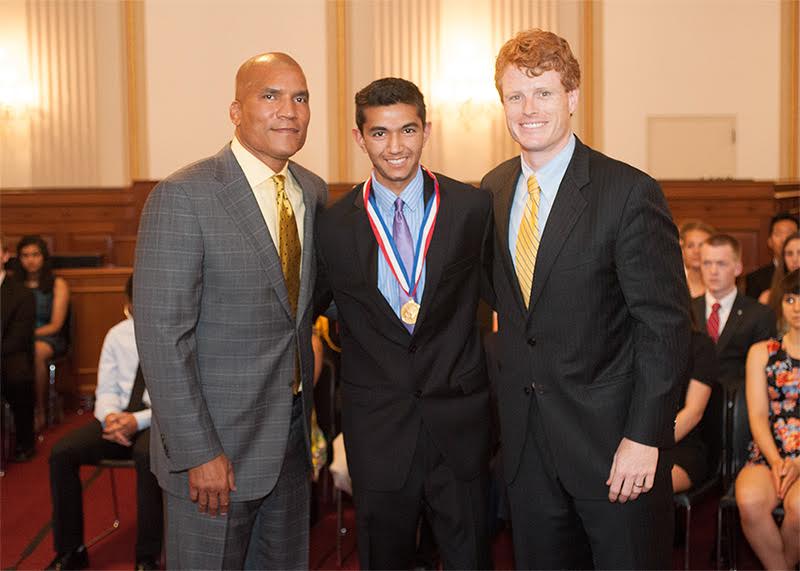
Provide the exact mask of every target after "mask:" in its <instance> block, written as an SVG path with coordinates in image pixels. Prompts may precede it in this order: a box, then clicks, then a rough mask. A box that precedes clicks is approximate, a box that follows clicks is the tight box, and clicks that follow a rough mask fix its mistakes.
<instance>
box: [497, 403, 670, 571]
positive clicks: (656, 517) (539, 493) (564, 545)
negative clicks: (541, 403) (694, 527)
mask: <svg viewBox="0 0 800 571" xmlns="http://www.w3.org/2000/svg"><path fill="white" fill-rule="evenodd" d="M535 411H536V407H535V406H532V407H531V413H530V416H529V418H528V431H527V432H528V434H527V438H526V441H525V447H524V449H523V452H522V458H521V460H520V466H519V470H518V472H517V475H516V477H515V479H514V481H513V483H512V484H511V485H509V487H508V496H509V500H510V504H511V525H512V535H513V539H514V560H515V562H516V567H517V569H592V568H594V569H670V568H671V567H672V535H673V532H674V530H673V527H674V521H673V509H674V508H673V505H672V482H671V480H670V469H671V466H670V465H669V462H668V460H667V459H666V458H662V457H661V455H659V462H658V468H657V470H656V478H655V484H654V486H653V489H652V490H650V491H649V492H648V493H646V494H642V495H640V496H639V498H638V499H636V500H635V501H632V502H631V501H629V502H626V503H624V504H621V503H612V502H610V501H609V500H608V498H597V499H594V498H592V499H585V498H576V497H574V496H573V495H571V494H570V493H569V492H568V491H567V490H566V489H564V487H563V486H562V484H561V481H560V480H559V478H558V474H557V472H556V470H555V466H554V463H553V461H552V456H551V454H550V451H549V449H548V448H547V444H546V443H545V441H544V439H543V434H542V433H541V432H540V433H539V434H538V438H537V434H536V427H537V424H538V422H539V420H538V418H537V417H536V416H535Z"/></svg>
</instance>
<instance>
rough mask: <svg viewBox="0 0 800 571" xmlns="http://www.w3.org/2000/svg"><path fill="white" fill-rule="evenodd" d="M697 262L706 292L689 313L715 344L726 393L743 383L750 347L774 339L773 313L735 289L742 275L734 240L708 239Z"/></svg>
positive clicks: (715, 237) (720, 236)
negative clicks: (698, 262)
mask: <svg viewBox="0 0 800 571" xmlns="http://www.w3.org/2000/svg"><path fill="white" fill-rule="evenodd" d="M700 260H701V261H700V271H701V273H702V275H703V282H704V283H705V285H706V293H705V294H704V295H701V296H698V297H696V298H694V299H693V300H692V311H694V316H695V319H696V320H697V323H698V324H700V325H701V327H704V328H705V330H706V331H707V332H708V336H709V337H711V339H712V340H713V341H714V343H715V344H716V348H717V356H718V358H719V369H720V379H719V380H720V383H721V384H722V385H723V386H724V387H725V388H726V389H728V390H733V389H737V388H739V387H741V386H743V384H744V377H745V361H746V360H747V352H748V351H749V350H750V346H751V345H753V344H754V343H757V342H759V341H763V340H764V339H769V338H770V337H775V314H774V313H773V312H772V311H771V310H770V309H769V308H768V307H767V306H765V305H762V304H760V303H758V302H757V301H754V300H753V299H751V298H749V297H747V296H745V295H742V294H740V293H739V291H738V290H737V289H736V278H737V277H738V276H739V275H741V273H742V260H741V249H740V246H739V241H738V240H736V238H734V237H733V236H729V235H728V234H715V235H714V236H711V237H710V238H709V239H708V240H706V241H705V242H704V243H703V245H702V246H701V248H700Z"/></svg>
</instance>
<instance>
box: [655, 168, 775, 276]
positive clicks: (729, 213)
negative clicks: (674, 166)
mask: <svg viewBox="0 0 800 571" xmlns="http://www.w3.org/2000/svg"><path fill="white" fill-rule="evenodd" d="M661 187H662V188H663V190H664V194H665V196H666V197H667V202H668V203H669V207H670V210H671V211H672V217H673V218H674V220H675V223H676V224H678V225H680V224H681V223H682V222H683V221H685V220H688V219H700V220H703V221H704V222H707V223H709V224H711V225H712V226H714V227H715V228H716V229H717V230H719V231H720V232H726V233H729V234H731V235H733V236H734V237H736V238H737V239H738V240H739V241H740V242H741V243H742V263H743V265H744V271H745V272H749V271H751V270H753V269H755V268H757V267H759V266H761V265H764V264H766V263H769V260H770V259H771V257H772V255H771V253H770V252H769V249H768V248H767V237H768V236H769V221H770V218H771V217H772V215H773V214H774V213H775V211H776V203H775V189H774V183H772V182H757V181H728V180H724V181H662V182H661Z"/></svg>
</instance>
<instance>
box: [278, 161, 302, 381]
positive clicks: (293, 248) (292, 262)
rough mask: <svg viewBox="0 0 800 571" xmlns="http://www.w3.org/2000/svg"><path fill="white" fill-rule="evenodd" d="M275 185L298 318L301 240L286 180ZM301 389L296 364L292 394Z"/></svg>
mask: <svg viewBox="0 0 800 571" xmlns="http://www.w3.org/2000/svg"><path fill="white" fill-rule="evenodd" d="M272 181H273V182H274V183H275V200H276V202H277V206H278V242H279V246H280V258H281V270H282V271H283V279H284V281H285V282H286V291H287V292H288V293H289V305H290V306H291V308H292V316H293V317H295V316H297V299H298V297H299V296H300V256H301V249H300V238H299V236H298V234H297V222H296V221H295V219H294V210H292V203H291V202H289V197H288V196H286V179H285V177H284V176H283V175H282V174H276V175H273V176H272ZM299 388H300V367H299V363H298V362H295V375H294V382H293V385H292V392H293V393H294V394H297V391H298V390H299Z"/></svg>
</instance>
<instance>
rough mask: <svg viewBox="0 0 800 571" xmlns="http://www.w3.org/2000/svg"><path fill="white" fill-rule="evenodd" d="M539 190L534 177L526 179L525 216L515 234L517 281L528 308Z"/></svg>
mask: <svg viewBox="0 0 800 571" xmlns="http://www.w3.org/2000/svg"><path fill="white" fill-rule="evenodd" d="M540 194H541V189H540V188H539V182H538V181H537V180H536V176H535V175H531V176H530V177H528V199H527V200H526V201H525V214H524V215H523V216H522V222H521V223H520V225H519V232H518V233H517V251H516V255H515V258H516V259H515V261H516V266H517V279H518V280H519V288H520V290H521V291H522V299H523V300H524V301H525V307H526V308H527V307H530V301H531V288H532V286H533V269H534V268H535V267H536V254H537V252H538V251H539V228H538V221H539V195H540Z"/></svg>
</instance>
